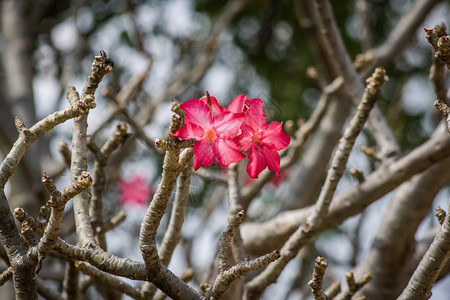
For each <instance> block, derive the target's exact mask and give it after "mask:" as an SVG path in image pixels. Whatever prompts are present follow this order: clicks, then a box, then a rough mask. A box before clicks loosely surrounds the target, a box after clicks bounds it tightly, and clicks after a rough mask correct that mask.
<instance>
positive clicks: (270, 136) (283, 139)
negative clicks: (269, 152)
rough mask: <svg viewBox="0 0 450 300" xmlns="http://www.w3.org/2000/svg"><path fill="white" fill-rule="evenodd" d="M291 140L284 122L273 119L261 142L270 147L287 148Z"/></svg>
mask: <svg viewBox="0 0 450 300" xmlns="http://www.w3.org/2000/svg"><path fill="white" fill-rule="evenodd" d="M290 141H291V138H290V137H289V136H288V135H287V134H286V133H285V132H284V131H283V127H282V124H281V123H279V122H276V121H273V122H271V123H270V124H269V126H267V129H266V130H264V133H263V136H262V139H261V142H262V144H263V145H264V146H266V147H268V148H273V149H276V150H282V149H284V148H286V147H287V146H288V145H289V143H290Z"/></svg>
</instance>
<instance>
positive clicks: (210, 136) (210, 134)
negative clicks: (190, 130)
mask: <svg viewBox="0 0 450 300" xmlns="http://www.w3.org/2000/svg"><path fill="white" fill-rule="evenodd" d="M216 137H217V136H216V132H215V131H214V130H213V129H206V130H205V134H204V136H203V139H204V140H205V141H207V142H209V143H212V142H214V141H215V140H216Z"/></svg>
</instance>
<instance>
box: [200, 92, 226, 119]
mask: <svg viewBox="0 0 450 300" xmlns="http://www.w3.org/2000/svg"><path fill="white" fill-rule="evenodd" d="M210 98H211V108H212V113H213V118H215V117H216V116H218V115H220V114H221V113H223V112H224V111H226V110H227V109H226V108H225V107H223V106H222V105H220V104H219V101H217V98H216V97H213V96H210ZM200 101H202V102H204V103H205V104H206V106H208V98H207V97H206V96H205V97H202V98H200Z"/></svg>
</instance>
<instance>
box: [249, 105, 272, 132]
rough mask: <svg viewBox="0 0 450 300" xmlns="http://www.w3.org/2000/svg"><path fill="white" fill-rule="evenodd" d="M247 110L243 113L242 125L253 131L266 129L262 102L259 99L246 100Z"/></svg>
mask: <svg viewBox="0 0 450 300" xmlns="http://www.w3.org/2000/svg"><path fill="white" fill-rule="evenodd" d="M246 104H247V105H248V109H247V111H246V112H245V119H244V123H245V124H247V125H248V126H251V127H253V129H254V130H255V131H259V130H265V129H266V128H267V122H266V116H265V115H264V112H263V102H262V100H261V99H258V98H253V99H249V100H247V102H246Z"/></svg>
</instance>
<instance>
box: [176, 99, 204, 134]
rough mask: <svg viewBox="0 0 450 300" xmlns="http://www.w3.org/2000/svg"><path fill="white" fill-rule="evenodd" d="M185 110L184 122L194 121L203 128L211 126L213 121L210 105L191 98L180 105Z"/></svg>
mask: <svg viewBox="0 0 450 300" xmlns="http://www.w3.org/2000/svg"><path fill="white" fill-rule="evenodd" d="M180 108H181V109H182V110H184V113H185V117H184V123H186V124H187V123H193V124H195V125H198V126H200V127H202V128H205V127H207V128H208V127H210V125H211V122H212V117H211V111H210V110H209V107H208V106H207V105H206V104H205V103H204V102H202V101H200V100H198V99H191V100H189V101H186V102H184V103H183V104H181V105H180Z"/></svg>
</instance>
